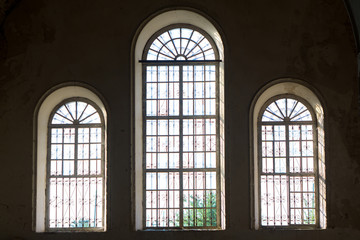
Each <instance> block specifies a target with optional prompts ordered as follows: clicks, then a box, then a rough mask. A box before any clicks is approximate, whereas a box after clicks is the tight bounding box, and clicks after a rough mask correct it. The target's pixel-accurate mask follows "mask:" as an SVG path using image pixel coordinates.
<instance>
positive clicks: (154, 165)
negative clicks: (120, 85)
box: [134, 10, 225, 229]
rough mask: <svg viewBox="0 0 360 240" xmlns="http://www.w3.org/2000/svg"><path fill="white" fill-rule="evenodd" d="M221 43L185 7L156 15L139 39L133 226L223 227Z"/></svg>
mask: <svg viewBox="0 0 360 240" xmlns="http://www.w3.org/2000/svg"><path fill="white" fill-rule="evenodd" d="M174 16H175V17H174ZM194 19H198V20H200V21H199V22H200V23H201V24H200V26H199V24H198V23H197V22H196V21H194ZM202 27H204V28H205V29H206V30H208V29H209V28H210V29H211V30H212V31H211V33H212V34H213V35H212V36H211V35H210V34H209V32H208V31H206V30H205V29H204V28H202ZM214 30H215V31H214ZM214 37H216V39H214ZM219 43H221V38H220V37H219V35H218V32H217V31H216V29H215V28H214V27H213V25H212V24H211V23H209V22H208V20H206V19H205V18H203V17H202V16H200V15H198V14H195V13H193V12H190V11H185V10H176V11H169V12H165V13H163V14H160V15H159V16H157V17H155V18H154V19H152V20H151V21H150V22H149V23H148V24H147V25H146V26H145V27H144V29H143V30H142V31H141V33H140V35H139V37H138V39H137V42H136V47H135V57H136V61H135V99H134V101H135V104H134V106H135V109H134V110H135V133H134V134H135V144H134V145H135V149H134V150H135V151H134V157H135V158H134V160H135V162H134V164H135V172H134V173H135V176H134V177H135V186H134V187H135V208H134V210H135V227H136V229H179V228H180V229H185V228H187V229H222V228H224V227H225V194H224V191H225V189H224V187H225V185H224V114H223V113H224V109H223V108H224V105H223V100H224V98H223V97H224V95H223V76H222V69H223V61H222V58H221V57H222V53H223V49H222V44H219ZM142 202H144V204H141V203H142Z"/></svg>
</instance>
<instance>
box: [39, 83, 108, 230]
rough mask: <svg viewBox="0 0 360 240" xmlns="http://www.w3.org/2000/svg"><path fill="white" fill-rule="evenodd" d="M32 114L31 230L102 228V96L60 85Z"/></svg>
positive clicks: (103, 127)
mask: <svg viewBox="0 0 360 240" xmlns="http://www.w3.org/2000/svg"><path fill="white" fill-rule="evenodd" d="M36 114H37V135H36V137H37V142H36V144H37V148H36V149H37V151H36V157H37V163H36V166H37V167H36V170H37V171H36V179H37V180H36V212H35V214H36V224H35V229H36V231H38V232H43V231H104V230H105V228H106V221H105V219H106V111H105V108H104V105H103V103H102V101H101V100H100V99H99V98H98V96H97V95H95V94H94V93H93V92H91V91H90V90H88V89H87V88H84V87H81V86H65V87H62V88H59V89H56V90H55V91H52V92H51V93H50V94H49V95H47V96H46V97H44V99H43V100H42V101H41V105H40V106H39V107H38V109H37V110H36Z"/></svg>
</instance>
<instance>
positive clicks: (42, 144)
mask: <svg viewBox="0 0 360 240" xmlns="http://www.w3.org/2000/svg"><path fill="white" fill-rule="evenodd" d="M90 89H91V87H89V86H87V85H85V84H81V85H80V84H75V83H71V84H61V85H59V86H55V87H54V88H52V89H50V90H49V91H48V92H47V93H46V94H45V95H44V96H43V97H42V98H41V99H40V101H39V103H38V105H37V107H36V109H35V114H34V187H35V192H34V210H33V215H34V224H33V228H34V231H35V232H46V231H47V228H46V221H45V220H46V218H47V217H46V215H47V213H46V209H47V207H46V182H47V176H46V172H47V170H46V169H47V151H48V123H49V118H50V116H51V114H52V112H53V111H54V108H55V107H56V106H58V104H59V103H61V102H63V101H64V100H66V99H69V98H74V97H79V98H85V99H89V100H90V101H92V102H94V103H95V104H96V105H97V106H98V108H99V110H100V111H101V114H102V115H103V117H104V123H103V124H104V134H105V137H104V146H105V147H104V158H105V159H104V162H105V169H104V173H105V176H104V182H105V184H104V199H105V202H104V203H103V204H104V219H103V223H104V227H103V229H102V230H103V231H106V222H107V221H106V219H107V217H106V208H107V207H106V198H107V197H106V185H107V184H106V182H107V181H106V173H107V169H106V166H107V164H106V163H107V152H106V151H107V148H106V146H107V137H106V136H107V134H106V133H107V112H106V108H105V105H104V103H103V101H102V100H101V97H100V95H99V94H98V93H95V90H93V89H91V90H90ZM52 231H54V230H52ZM55 231H56V230H55ZM69 231H73V230H69Z"/></svg>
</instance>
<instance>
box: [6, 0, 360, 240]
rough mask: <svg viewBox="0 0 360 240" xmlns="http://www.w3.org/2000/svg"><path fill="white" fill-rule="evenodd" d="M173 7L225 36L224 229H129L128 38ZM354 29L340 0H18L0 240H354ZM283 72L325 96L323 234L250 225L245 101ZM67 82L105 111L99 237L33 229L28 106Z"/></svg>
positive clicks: (357, 165) (359, 202) (359, 150)
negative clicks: (90, 93)
mask: <svg viewBox="0 0 360 240" xmlns="http://www.w3.org/2000/svg"><path fill="white" fill-rule="evenodd" d="M5 2H6V1H5ZM176 7H178V8H184V7H186V8H192V9H194V10H195V11H200V12H202V13H204V14H205V15H206V16H208V17H210V19H211V20H212V21H213V22H214V23H215V25H216V26H218V27H219V32H220V33H222V34H223V35H222V37H223V40H224V46H225V93H226V102H225V109H226V194H227V195H226V209H227V216H226V222H227V226H226V230H224V231H215V232H214V231H211V232H207V231H205V232H204V231H186V232H156V231H152V232H149V231H137V232H136V231H134V230H133V223H132V218H131V214H132V208H131V207H132V205H131V191H132V188H131V186H132V185H131V114H132V113H131V104H132V101H131V84H132V83H131V52H132V49H131V47H132V41H133V38H134V37H135V35H136V32H137V30H138V27H139V26H140V25H141V24H142V23H143V22H144V21H145V20H146V19H147V18H148V17H149V16H151V15H152V14H154V13H156V12H158V11H161V10H164V9H167V8H170V9H173V8H176ZM3 14H6V13H3ZM0 19H2V18H1V16H0ZM352 31H353V30H352V27H351V24H350V19H349V16H348V14H347V12H346V8H345V5H344V3H343V1H341V0H302V1H299V0H276V1H274V0H272V1H270V0H257V1H253V0H241V1H236V0H223V1H218V0H198V1H191V0H175V1H174V0H152V1H147V0H137V1H129V0H124V1H118V0H102V1H95V0H77V1H64V0H63V1H60V0H53V1H45V0H31V1H30V0H21V1H18V2H16V3H15V4H14V5H13V6H12V8H11V11H8V12H7V15H6V18H5V17H4V20H3V23H2V28H1V36H2V37H1V38H0V49H1V53H0V56H2V57H1V59H0V60H1V62H0V136H1V140H0V163H1V167H0V182H1V185H0V189H1V190H0V239H88V240H91V239H198V240H201V239H360V115H359V113H360V112H359V111H360V110H359V108H358V103H357V99H358V95H359V92H358V89H359V87H358V81H357V59H356V48H355V40H354V35H353V32H352ZM284 77H292V78H297V79H302V80H303V81H305V82H307V83H308V84H310V85H311V86H313V87H314V88H315V89H317V90H318V92H319V93H320V94H321V97H322V98H323V99H324V108H325V117H326V119H325V130H326V167H327V207H328V228H327V229H326V230H307V231H304V230H303V231H295V230H287V231H285V230H260V231H256V230H251V229H250V218H251V216H250V206H251V204H250V202H251V196H250V153H249V146H250V142H249V109H250V104H251V101H252V100H253V97H254V96H255V94H256V93H257V91H258V90H259V89H260V88H261V87H262V86H264V85H265V84H266V83H268V82H270V81H271V80H274V79H278V78H284ZM64 82H83V83H86V84H88V85H91V86H92V87H94V88H95V89H97V90H98V91H99V92H100V93H101V94H102V96H104V97H105V100H106V103H107V105H108V107H109V109H108V113H109V122H108V126H109V129H108V143H109V145H108V167H109V178H108V180H109V181H108V187H109V191H108V215H109V218H108V230H107V232H104V233H35V232H34V231H33V230H32V224H33V217H32V207H33V128H34V119H33V117H34V110H35V107H36V105H37V102H38V101H39V99H40V98H41V96H42V95H43V94H44V93H45V92H46V91H47V90H49V89H50V88H51V87H53V86H55V85H58V84H60V83H64Z"/></svg>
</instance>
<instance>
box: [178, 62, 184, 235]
mask: <svg viewBox="0 0 360 240" xmlns="http://www.w3.org/2000/svg"><path fill="white" fill-rule="evenodd" d="M179 128H180V129H179V155H180V156H179V169H180V171H179V190H180V191H179V197H180V200H179V201H180V203H179V207H180V209H179V212H180V219H179V221H180V227H181V228H183V227H184V224H183V222H184V221H183V219H184V209H183V208H184V201H183V198H184V194H183V187H184V186H183V166H184V165H183V142H184V140H183V137H184V134H183V66H182V65H180V66H179Z"/></svg>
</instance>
